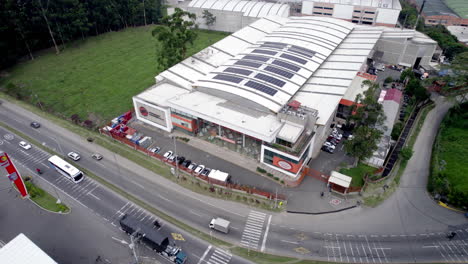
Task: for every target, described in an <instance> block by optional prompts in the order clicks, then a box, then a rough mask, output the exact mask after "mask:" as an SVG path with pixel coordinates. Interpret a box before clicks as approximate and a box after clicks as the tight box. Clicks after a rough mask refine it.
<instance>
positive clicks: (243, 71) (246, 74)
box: [223, 67, 252, 76]
mask: <svg viewBox="0 0 468 264" xmlns="http://www.w3.org/2000/svg"><path fill="white" fill-rule="evenodd" d="M223 72H232V73H238V74H242V75H245V76H248V75H250V74H251V73H252V71H249V70H244V69H239V68H231V67H229V68H226V69H225V70H224V71H223Z"/></svg>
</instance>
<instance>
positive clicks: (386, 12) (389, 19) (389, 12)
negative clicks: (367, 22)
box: [375, 8, 400, 25]
mask: <svg viewBox="0 0 468 264" xmlns="http://www.w3.org/2000/svg"><path fill="white" fill-rule="evenodd" d="M399 14H400V10H395V9H387V8H377V17H376V19H375V22H376V23H382V24H392V25H395V24H396V23H397V21H398V16H399Z"/></svg>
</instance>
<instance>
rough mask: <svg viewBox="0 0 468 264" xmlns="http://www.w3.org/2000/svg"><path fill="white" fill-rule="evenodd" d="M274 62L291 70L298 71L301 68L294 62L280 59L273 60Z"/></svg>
mask: <svg viewBox="0 0 468 264" xmlns="http://www.w3.org/2000/svg"><path fill="white" fill-rule="evenodd" d="M272 64H275V65H278V66H281V67H283V68H286V69H289V70H291V71H295V72H298V71H299V70H300V69H301V68H299V67H297V66H296V65H293V64H291V63H288V62H284V61H280V60H274V61H273V62H272Z"/></svg>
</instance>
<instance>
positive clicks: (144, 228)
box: [119, 215, 187, 264]
mask: <svg viewBox="0 0 468 264" xmlns="http://www.w3.org/2000/svg"><path fill="white" fill-rule="evenodd" d="M119 223H120V227H121V228H122V230H123V231H125V232H126V233H127V234H129V235H131V236H133V237H134V238H135V240H137V241H140V242H142V243H144V244H145V245H147V246H148V247H149V248H151V249H152V250H154V251H156V252H157V253H158V254H159V255H161V256H163V257H164V258H166V259H168V260H169V261H171V262H174V263H176V264H184V263H185V262H186V261H187V254H185V253H184V252H183V251H182V249H181V248H180V247H178V246H176V245H175V244H173V245H170V243H169V238H168V237H167V236H165V235H163V234H162V233H161V232H160V231H158V230H157V229H154V228H153V227H152V226H151V225H148V224H145V223H142V222H141V221H138V219H136V218H134V217H133V216H130V215H123V216H122V218H120V221H119Z"/></svg>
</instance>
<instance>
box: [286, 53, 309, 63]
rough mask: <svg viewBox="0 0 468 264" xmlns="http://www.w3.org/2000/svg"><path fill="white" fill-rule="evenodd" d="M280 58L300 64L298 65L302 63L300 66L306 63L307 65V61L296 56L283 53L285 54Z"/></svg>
mask: <svg viewBox="0 0 468 264" xmlns="http://www.w3.org/2000/svg"><path fill="white" fill-rule="evenodd" d="M280 57H281V58H285V59H288V60H290V61H295V62H298V63H300V64H306V63H307V61H306V60H304V59H301V58H299V57H296V56H293V55H289V54H284V53H283V54H281V55H280Z"/></svg>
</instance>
